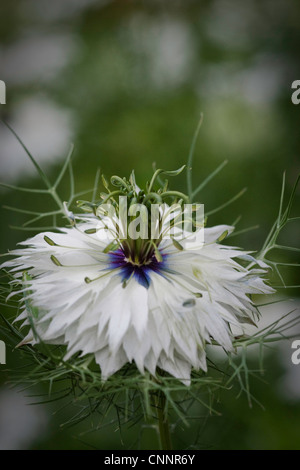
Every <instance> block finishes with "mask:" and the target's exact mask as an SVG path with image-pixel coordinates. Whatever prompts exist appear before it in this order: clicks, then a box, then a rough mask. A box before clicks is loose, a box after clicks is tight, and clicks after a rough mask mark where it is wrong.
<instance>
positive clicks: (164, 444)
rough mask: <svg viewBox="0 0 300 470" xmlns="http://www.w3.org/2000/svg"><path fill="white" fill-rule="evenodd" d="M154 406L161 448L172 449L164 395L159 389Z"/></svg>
mask: <svg viewBox="0 0 300 470" xmlns="http://www.w3.org/2000/svg"><path fill="white" fill-rule="evenodd" d="M155 408H156V413H157V419H158V429H159V438H160V447H161V450H172V441H171V434H170V425H169V421H168V415H167V409H166V397H165V394H164V393H163V392H161V391H159V392H158V395H156V396H155Z"/></svg>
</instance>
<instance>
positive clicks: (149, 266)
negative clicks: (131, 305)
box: [109, 249, 166, 289]
mask: <svg viewBox="0 0 300 470" xmlns="http://www.w3.org/2000/svg"><path fill="white" fill-rule="evenodd" d="M109 257H110V269H114V268H119V269H120V274H121V277H122V282H126V281H128V280H129V279H130V278H131V277H132V276H134V277H135V278H136V280H137V281H138V282H139V284H141V285H142V286H144V287H146V289H148V288H149V286H150V281H151V279H150V275H151V271H154V272H156V273H158V274H162V272H161V271H162V270H163V269H164V268H165V262H166V255H164V254H162V257H163V260H162V261H157V259H156V258H155V255H154V254H153V255H151V256H150V257H149V258H148V259H147V260H146V262H144V263H139V262H138V261H137V262H135V261H132V260H131V259H129V258H127V257H126V255H125V253H124V252H123V250H122V249H118V250H116V251H112V252H110V253H109Z"/></svg>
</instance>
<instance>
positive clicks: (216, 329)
mask: <svg viewBox="0 0 300 470" xmlns="http://www.w3.org/2000/svg"><path fill="white" fill-rule="evenodd" d="M76 220H77V221H78V223H77V224H76V225H75V226H74V227H72V228H63V229H61V230H60V232H59V233H52V232H46V233H40V234H38V235H36V236H35V237H33V238H31V239H29V240H27V241H25V242H22V243H21V245H22V247H21V248H20V249H18V250H15V251H13V252H12V254H13V255H15V257H14V258H13V259H12V260H11V261H8V262H7V263H5V264H4V265H3V266H6V267H8V268H10V271H11V272H12V273H13V274H14V276H15V278H16V279H18V280H19V281H20V284H21V286H22V288H21V289H22V290H23V291H24V292H25V300H24V305H23V310H22V313H21V315H20V316H19V317H18V318H17V320H25V322H24V324H26V325H30V322H32V321H33V322H34V328H35V330H36V333H37V336H36V337H35V336H34V335H33V333H32V331H31V330H30V332H29V334H28V336H27V337H26V339H25V341H27V342H31V343H36V342H38V341H39V339H42V340H43V341H44V342H47V343H55V344H66V345H67V355H66V359H67V358H69V357H71V356H72V355H73V354H75V353H78V352H80V353H81V354H82V355H85V354H89V353H92V354H94V355H95V359H96V362H97V363H98V364H99V365H100V367H101V372H102V377H103V379H104V380H105V379H107V378H108V377H109V376H110V375H112V374H113V373H114V372H116V371H118V370H119V369H120V368H121V367H122V366H123V365H124V364H125V363H127V362H132V361H134V362H135V364H136V366H137V368H138V369H139V370H140V372H142V373H143V372H144V370H145V369H147V370H148V371H150V373H151V374H155V371H156V368H157V367H159V368H161V369H162V370H164V371H167V372H169V373H170V374H171V375H173V376H175V377H177V378H178V379H180V380H182V381H183V382H184V383H189V381H190V374H191V368H195V369H196V370H199V369H202V370H204V371H206V369H207V366H206V353H205V348H206V344H207V343H211V341H212V339H213V340H214V341H216V342H217V343H218V344H219V345H220V346H222V347H223V348H224V349H225V350H226V351H231V350H232V339H233V335H232V333H231V326H232V325H237V326H240V325H241V324H242V323H245V322H253V320H254V318H255V315H256V309H255V307H254V305H253V303H252V302H251V299H250V298H249V294H268V293H271V292H273V290H272V289H271V288H270V287H269V286H267V285H266V284H265V283H264V281H263V279H262V278H261V276H262V274H263V273H264V272H265V271H264V270H263V269H260V268H261V267H265V266H264V265H261V266H260V268H252V269H247V268H245V267H243V266H241V265H240V264H239V263H238V262H237V261H236V259H237V258H243V257H244V258H246V259H249V255H248V254H247V253H245V252H242V251H240V250H238V249H236V248H232V247H228V246H225V245H222V244H221V243H219V239H220V238H221V236H222V234H224V232H227V231H228V233H229V232H231V231H232V230H233V228H232V227H230V226H225V225H220V226H216V227H212V228H205V229H204V245H203V246H200V247H199V248H197V247H194V246H193V248H192V249H189V248H188V245H187V244H186V243H185V241H183V242H182V243H181V245H182V249H181V250H179V249H177V248H178V247H177V248H176V243H175V246H174V244H173V243H172V240H170V239H169V240H162V241H161V242H160V243H159V244H156V245H155V244H153V242H149V243H150V244H148V245H143V244H142V248H141V243H140V242H139V241H138V240H137V241H135V242H133V240H130V241H128V240H117V242H118V243H119V245H118V247H116V246H115V247H113V248H112V249H111V251H108V252H107V247H108V246H109V247H110V246H111V237H108V233H109V232H107V231H105V230H103V226H102V229H100V230H97V231H95V230H94V228H95V227H97V226H98V227H99V218H97V217H96V216H93V215H86V216H76ZM102 222H103V223H104V224H106V225H107V226H108V227H109V229H110V231H113V230H114V225H115V224H114V220H111V219H108V217H107V218H105V217H103V218H102ZM145 243H146V241H145ZM151 243H152V245H151ZM145 246H148V248H147V250H145ZM251 259H252V258H251ZM253 264H255V263H252V265H253ZM24 272H27V273H28V277H27V278H26V277H25V278H24V274H23V273H24ZM26 279H27V280H26ZM28 302H30V304H31V306H32V308H31V311H32V309H34V311H35V312H38V314H37V315H36V318H30V319H29V312H28V311H27V308H26V305H27V307H28ZM30 315H31V314H30ZM31 316H32V315H31Z"/></svg>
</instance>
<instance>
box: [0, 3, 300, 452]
mask: <svg viewBox="0 0 300 470" xmlns="http://www.w3.org/2000/svg"><path fill="white" fill-rule="evenodd" d="M74 4H76V5H77V6H76V7H75V6H74ZM299 17H300V7H299V5H298V4H297V3H296V2H292V1H286V0H276V1H268V0H261V1H259V0H251V1H249V2H247V3H245V2H244V3H242V2H239V1H238V0H228V1H221V0H214V1H202V2H200V1H196V0H194V1H193V0H185V1H183V0H182V1H174V2H171V1H169V2H164V1H158V0H157V1H155V0H153V1H150V0H149V1H144V2H138V1H128V2H126V1H122V0H119V1H111V2H110V1H108V2H102V1H99V2H97V1H92V0H91V1H89V2H80V1H78V2H71V1H68V2H59V1H58V0H55V1H52V2H50V3H49V2H46V1H45V0H31V1H29V2H28V1H27V2H25V1H18V2H17V1H11V2H6V3H4V2H2V4H1V6H0V18H1V20H0V41H1V43H0V44H1V46H0V54H1V53H2V54H3V58H4V60H3V62H2V63H3V68H1V70H0V79H3V80H5V82H6V84H7V104H6V105H5V106H1V108H0V113H1V117H2V118H4V119H6V120H7V121H8V122H9V123H11V124H12V125H13V126H14V121H15V116H18V110H19V108H20V106H21V105H22V103H24V101H26V102H30V100H37V101H40V102H42V103H51V105H52V106H55V107H56V108H57V109H58V111H61V112H62V113H63V112H67V113H68V114H69V115H70V122H71V127H72V134H73V136H74V138H73V141H74V144H75V154H74V171H75V175H77V178H76V181H77V185H78V186H77V189H78V190H79V191H81V190H85V189H87V188H91V187H92V186H93V182H94V176H95V172H96V170H97V167H101V170H102V172H103V173H104V174H106V175H108V176H110V175H112V174H115V173H117V174H119V175H126V176H129V173H130V172H131V170H132V169H133V168H134V169H135V173H136V176H137V181H138V183H139V184H140V185H143V184H144V183H145V182H146V180H147V179H148V178H149V175H150V174H151V168H152V163H153V162H154V161H155V162H156V163H157V165H158V166H159V167H161V168H166V169H175V168H178V167H180V166H181V165H182V164H183V163H185V162H186V158H187V154H188V150H189V146H190V143H191V140H192V136H193V132H194V129H195V127H196V124H197V121H198V119H199V114H200V111H202V112H203V113H204V122H203V126H202V129H201V132H200V138H199V141H198V144H197V148H196V152H195V163H194V168H193V177H194V180H195V182H197V181H198V180H199V181H201V180H203V179H204V178H205V177H206V176H207V175H208V174H209V173H210V172H211V171H213V170H214V169H215V168H216V167H217V166H218V165H220V164H221V163H222V161H224V160H225V159H228V160H229V163H228V165H227V166H226V167H225V168H224V170H223V171H222V173H220V174H219V175H218V176H216V178H215V179H214V180H213V181H212V182H211V183H210V184H209V185H208V186H207V187H206V188H205V190H204V191H203V193H201V194H200V202H203V203H204V204H205V210H206V211H209V210H211V209H213V208H215V207H217V206H219V205H221V204H222V203H223V202H224V201H226V200H228V199H230V198H231V197H232V196H234V195H235V194H236V193H238V192H239V191H240V190H241V189H242V188H243V187H248V191H247V192H246V193H245V195H244V196H243V197H242V198H241V199H239V200H238V201H236V202H235V203H234V204H233V205H231V206H229V207H228V208H227V209H225V210H223V211H221V212H220V213H217V214H215V215H212V216H211V217H210V218H209V225H214V224H217V223H232V222H233V221H234V220H236V219H237V217H238V216H239V215H242V218H241V220H240V222H239V225H238V227H239V228H240V229H243V228H246V227H249V226H253V225H256V224H259V225H260V228H259V229H257V230H253V231H250V232H248V233H245V234H242V235H240V236H238V237H236V238H234V239H233V240H234V243H236V244H237V245H238V246H242V247H243V248H245V249H253V250H257V249H259V248H260V247H261V245H262V243H263V241H264V239H265V237H266V235H267V233H268V230H269V228H270V225H271V224H272V222H273V221H274V219H275V217H276V213H277V209H278V205H279V197H280V188H281V180H282V174H283V172H284V170H286V172H287V174H286V181H287V191H288V192H290V190H291V188H292V186H293V183H294V182H295V178H296V174H297V172H299V151H300V141H299V113H300V106H299V107H297V106H295V105H293V104H292V102H291V83H292V82H293V81H294V80H296V79H299V78H300V71H299V50H300V36H299V19H300V18H299ZM26 45H27V46H26ZM18 48H19V49H18ZM18 50H19V52H18V53H17V52H16V51H18ZM18 54H19V55H18ZM47 54H48V55H47ZM60 54H61V55H60ZM45 57H46V59H45ZM47 57H48V60H47ZM11 58H12V59H11ZM58 63H59V66H58V65H57V64H58ZM51 64H52V65H51ZM55 64H56V65H55ZM22 77H24V78H22ZM26 125H27V128H30V119H29V121H28V122H27V123H26ZM39 126H43V122H40V123H39ZM39 126H38V127H37V132H39V131H40V127H39ZM15 130H16V132H19V129H18V128H17V127H16V128H15ZM7 133H8V130H5V128H4V127H3V129H1V135H2V136H5V138H6V139H7V138H8V137H7ZM25 134H26V133H25ZM21 137H22V138H23V139H24V140H25V143H26V135H21ZM0 138H1V137H0ZM10 139H12V140H13V139H14V137H13V136H11V137H10ZM44 146H45V147H46V148H49V152H48V161H47V162H44V165H45V166H46V168H48V169H47V174H48V175H49V176H50V178H52V180H53V179H54V177H55V175H56V174H57V171H58V167H59V166H61V164H62V162H63V158H64V155H61V161H60V162H59V161H58V160H57V158H56V159H55V160H54V162H53V163H51V159H52V153H51V147H52V142H51V141H47V138H46V139H45V142H44ZM67 152H68V143H67V142H66V148H65V155H66V154H67ZM53 156H54V155H53ZM55 157H57V155H55ZM10 158H11V155H9V154H4V153H3V147H2V146H1V141H0V161H1V168H0V175H2V173H3V175H4V177H5V167H6V164H7V162H8V161H9V160H10ZM23 158H24V159H26V158H27V157H26V155H25V153H24V157H23ZM36 158H37V159H39V155H36ZM16 164H17V163H16ZM20 165H21V162H20ZM2 169H3V172H2ZM16 170H17V169H16ZM16 173H17V171H16ZM0 179H1V180H3V179H2V177H0ZM171 183H172V184H173V185H174V182H173V181H172V182H171ZM13 184H20V185H22V186H28V187H34V186H37V185H40V182H39V180H38V178H35V176H34V173H32V175H31V176H26V179H25V178H22V175H19V176H18V179H16V180H15V181H13ZM64 184H65V188H64V187H63V188H62V189H63V191H65V194H66V197H67V194H68V193H69V187H68V185H67V183H64V182H63V186H64ZM176 189H178V190H185V187H184V177H181V176H180V177H179V178H178V186H177V188H176ZM0 196H1V203H2V204H3V205H9V206H14V207H22V208H25V209H31V210H40V209H41V208H42V209H43V210H48V209H49V210H51V208H52V207H53V206H51V205H49V203H48V202H47V199H45V200H44V199H43V198H42V197H40V196H39V197H38V198H36V197H32V195H27V194H25V193H24V194H23V193H18V192H13V191H3V192H1V193H0ZM297 201H299V199H298V200H297V196H296V201H295V206H294V207H295V208H297ZM298 215H299V214H298ZM23 222H24V218H23V216H22V215H21V214H18V213H15V212H9V211H6V210H1V228H2V230H1V234H0V247H1V250H0V251H1V252H5V251H6V250H7V249H8V248H9V249H12V248H14V246H15V244H16V243H17V242H18V241H20V240H22V239H23V238H25V237H27V236H30V235H32V234H33V233H32V232H28V231H26V232H24V233H23V232H19V231H14V230H11V229H9V228H8V227H9V225H14V226H20V225H22V223H23ZM297 229H299V225H298V227H297V224H296V225H293V226H289V227H287V229H286V231H285V233H284V234H283V237H284V244H286V245H287V244H290V245H293V246H297V243H298V239H299V231H298V232H297ZM280 256H282V255H280ZM289 259H291V258H289ZM284 274H285V276H286V278H287V282H288V283H290V284H299V281H298V279H299V271H298V272H296V271H295V272H294V271H292V270H289V271H288V272H286V273H284ZM295 294H296V295H297V294H298V292H297V291H295V290H294V291H293V292H290V291H289V295H295ZM2 309H3V312H5V313H6V314H7V313H8V314H9V315H11V313H10V312H7V311H5V308H4V307H2ZM277 359H278V356H276V354H275V353H274V356H272V357H270V358H269V360H268V361H267V363H266V369H267V371H268V372H267V374H266V378H267V382H268V383H267V384H264V383H259V382H255V383H254V385H253V386H254V394H256V396H257V398H258V399H259V401H260V402H262V403H263V404H264V405H265V407H266V411H265V412H264V411H262V410H261V409H260V408H259V407H257V406H255V407H254V408H253V409H249V408H248V405H247V402H246V400H245V399H244V398H240V399H239V400H236V399H235V396H236V395H235V394H234V393H229V392H227V393H225V394H224V396H223V397H222V402H221V404H220V405H219V411H220V412H222V417H213V418H209V417H207V416H205V419H203V431H202V436H203V438H202V439H200V442H203V444H202V447H203V448H299V447H300V446H299V439H298V434H299V433H298V429H299V424H298V422H299V419H300V405H299V402H296V403H294V404H292V403H288V402H287V401H286V399H284V398H282V396H281V395H280V394H279V393H278V386H277V385H278V380H279V379H280V377H281V374H283V371H282V370H281V367H282V366H281V365H280V363H279V361H278V360H277ZM14 361H15V359H14V353H12V352H11V351H8V364H9V366H11V367H14V366H16V364H14ZM0 367H3V366H0ZM294 367H295V368H296V367H297V366H294ZM298 367H300V366H298ZM2 377H3V380H4V378H5V377H4V373H2V371H1V376H0V380H1V378H2ZM298 386H299V385H298ZM298 397H300V391H298ZM48 406H49V413H50V410H51V409H55V407H57V405H53V407H51V405H48ZM203 413H204V410H201V409H195V416H199V415H201V414H203ZM66 419H67V412H64V411H61V412H59V413H56V415H55V416H54V417H53V418H51V421H50V429H49V432H48V433H47V434H46V435H45V437H44V438H43V437H41V438H40V440H39V442H34V443H33V444H32V447H34V448H37V447H40V448H78V447H86V446H87V447H88V446H89V445H93V446H96V447H98V448H99V447H100V448H107V449H108V448H111V449H113V448H119V446H120V436H119V433H118V432H113V431H114V429H113V427H108V429H106V428H104V429H103V430H100V431H97V432H94V433H88V434H86V435H84V436H83V437H82V440H81V441H80V440H77V439H74V438H73V436H74V435H78V433H79V431H82V430H83V428H85V429H89V425H88V423H85V425H82V427H80V429H79V430H78V429H77V428H71V429H70V430H69V431H67V430H64V431H62V432H61V431H58V425H59V423H60V422H62V421H64V420H66ZM199 419H200V418H199ZM94 420H95V421H94V427H97V418H95V419H94ZM196 421H197V419H196ZM195 427H196V426H195ZM149 432H150V431H149V430H145V434H144V437H143V436H142V437H143V439H144V442H143V445H144V446H146V445H148V446H149V447H151V445H152V442H153V439H155V437H153V436H152V435H151V433H150V434H149ZM176 433H177V434H178V442H177V443H176V442H175V444H176V446H177V448H185V447H188V446H189V445H191V443H192V442H193V437H194V434H195V432H194V428H193V427H191V428H190V429H184V430H182V431H180V426H178V428H177V430H176ZM124 434H125V435H126V439H125V438H124V439H125V440H126V445H128V442H130V439H131V438H133V439H134V436H135V430H134V429H131V430H130V429H129V430H128V429H126V430H125V431H124ZM80 439H81V438H80ZM147 442H148V444H147Z"/></svg>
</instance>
